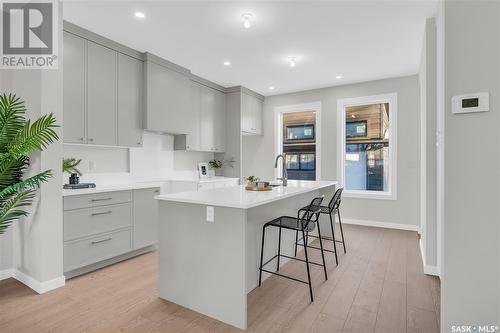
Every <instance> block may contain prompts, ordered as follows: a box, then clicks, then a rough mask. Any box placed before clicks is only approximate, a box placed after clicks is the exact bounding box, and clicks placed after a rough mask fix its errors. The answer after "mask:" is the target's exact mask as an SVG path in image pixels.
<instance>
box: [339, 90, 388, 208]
mask: <svg viewBox="0 0 500 333" xmlns="http://www.w3.org/2000/svg"><path fill="white" fill-rule="evenodd" d="M396 109H397V95H396V94H387V95H377V96H368V97H360V98H349V99H342V100H339V101H338V124H339V128H338V135H339V138H338V141H339V149H338V151H339V156H338V160H339V166H338V167H339V179H340V181H341V184H342V186H344V187H345V194H346V195H347V196H351V197H363V198H380V199H384V198H385V199H396V135H395V133H397V132H396V124H397V123H396Z"/></svg>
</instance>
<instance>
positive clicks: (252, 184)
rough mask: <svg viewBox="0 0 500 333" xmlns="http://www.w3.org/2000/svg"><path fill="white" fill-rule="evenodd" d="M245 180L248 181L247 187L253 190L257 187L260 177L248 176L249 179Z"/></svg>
mask: <svg viewBox="0 0 500 333" xmlns="http://www.w3.org/2000/svg"><path fill="white" fill-rule="evenodd" d="M245 180H246V181H247V187H249V188H253V187H257V182H258V181H259V177H255V176H248V177H247V178H245Z"/></svg>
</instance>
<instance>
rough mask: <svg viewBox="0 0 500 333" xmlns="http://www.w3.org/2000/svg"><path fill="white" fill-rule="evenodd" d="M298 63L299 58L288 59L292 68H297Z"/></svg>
mask: <svg viewBox="0 0 500 333" xmlns="http://www.w3.org/2000/svg"><path fill="white" fill-rule="evenodd" d="M296 61H297V58H295V57H288V63H289V64H290V67H295V65H296Z"/></svg>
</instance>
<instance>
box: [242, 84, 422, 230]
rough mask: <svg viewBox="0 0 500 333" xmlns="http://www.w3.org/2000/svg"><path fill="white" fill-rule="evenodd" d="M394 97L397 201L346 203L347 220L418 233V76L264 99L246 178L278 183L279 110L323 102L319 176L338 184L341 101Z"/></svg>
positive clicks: (249, 145)
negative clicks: (392, 225) (276, 137)
mask: <svg viewBox="0 0 500 333" xmlns="http://www.w3.org/2000/svg"><path fill="white" fill-rule="evenodd" d="M393 92H396V93H397V94H398V117H397V119H398V154H397V155H398V161H397V162H398V177H397V178H398V179H397V195H398V197H397V200H376V199H357V198H345V199H344V200H343V201H342V204H343V207H342V208H343V216H344V217H345V218H348V219H358V220H371V221H379V222H389V223H398V224H402V225H405V226H410V227H415V228H417V227H418V226H419V225H420V210H419V201H420V192H419V187H420V183H419V179H420V165H419V163H420V130H419V126H418V124H419V122H420V112H419V87H418V76H416V75H414V76H408V77H402V78H394V79H385V80H379V81H372V82H365V83H358V84H351V85H345V86H337V87H331V88H324V89H316V90H309V91H303V92H297V93H292V94H285V95H277V96H271V97H266V99H265V103H264V135H263V136H244V137H243V154H242V155H243V158H244V160H243V162H242V165H243V175H242V176H248V175H250V174H252V175H256V176H258V177H261V178H265V179H272V178H274V159H275V156H274V146H275V145H274V131H275V128H274V127H275V125H274V108H275V107H277V106H284V105H293V104H302V103H311V102H321V104H322V111H321V121H322V124H321V131H322V132H321V133H322V148H321V150H322V151H321V156H322V157H321V159H322V162H321V163H322V164H321V174H322V178H323V179H330V180H335V179H337V133H336V130H337V100H338V99H342V98H352V97H360V96H370V95H377V94H385V93H393Z"/></svg>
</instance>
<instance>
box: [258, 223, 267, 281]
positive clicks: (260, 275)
mask: <svg viewBox="0 0 500 333" xmlns="http://www.w3.org/2000/svg"><path fill="white" fill-rule="evenodd" d="M265 236H266V225H264V227H263V228H262V247H261V250H260V266H259V267H260V271H259V272H260V273H259V287H260V285H261V284H262V261H263V260H264V238H265Z"/></svg>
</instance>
